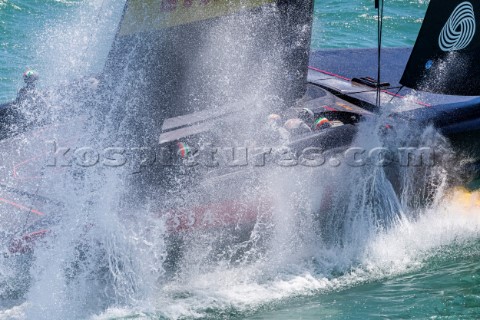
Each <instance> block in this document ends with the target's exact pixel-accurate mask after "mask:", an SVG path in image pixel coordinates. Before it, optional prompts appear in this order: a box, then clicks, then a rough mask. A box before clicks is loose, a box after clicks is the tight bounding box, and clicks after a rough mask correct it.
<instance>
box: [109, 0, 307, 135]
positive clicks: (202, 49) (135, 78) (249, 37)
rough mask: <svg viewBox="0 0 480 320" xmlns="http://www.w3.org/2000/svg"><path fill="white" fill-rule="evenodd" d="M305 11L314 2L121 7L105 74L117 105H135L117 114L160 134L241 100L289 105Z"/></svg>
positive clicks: (139, 0) (162, 2)
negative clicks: (173, 122)
mask: <svg viewBox="0 0 480 320" xmlns="http://www.w3.org/2000/svg"><path fill="white" fill-rule="evenodd" d="M312 11H313V0H293V1H286V0H127V3H126V8H125V11H124V15H123V19H122V22H121V24H120V28H119V31H118V33H117V36H116V39H115V42H114V45H113V49H112V50H111V52H110V54H109V57H108V62H107V65H106V68H105V77H106V79H107V81H108V80H110V82H111V83H113V85H112V86H113V87H116V88H118V90H117V94H118V95H119V96H122V95H123V96H124V97H123V98H120V99H117V100H120V101H126V100H129V99H130V100H134V101H133V103H132V105H135V106H136V107H135V108H130V107H129V106H128V105H127V106H125V110H124V111H120V113H130V114H132V113H133V114H135V122H136V123H142V124H143V125H146V124H147V123H149V122H150V123H152V122H153V123H155V127H157V128H159V127H161V121H163V120H164V119H166V118H170V117H175V116H180V115H185V114H189V113H192V112H198V111H201V110H205V109H207V108H217V109H218V108H222V105H227V104H229V103H233V102H235V100H239V99H241V98H243V97H245V96H248V95H261V94H262V93H265V92H267V93H271V94H278V96H279V97H280V98H281V99H282V100H283V101H284V102H285V103H286V104H288V103H290V101H292V100H295V99H297V98H299V97H301V96H302V94H303V93H304V90H305V85H306V75H307V67H308V65H307V64H308V55H309V47H310V35H311V22H312ZM114 98H115V97H114ZM139 105H141V108H140V107H138V106H139Z"/></svg>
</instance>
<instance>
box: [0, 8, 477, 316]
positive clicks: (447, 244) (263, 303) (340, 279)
mask: <svg viewBox="0 0 480 320" xmlns="http://www.w3.org/2000/svg"><path fill="white" fill-rule="evenodd" d="M97 2H98V1H97ZM82 3H83V1H81V0H76V1H73V0H72V1H68V0H0V102H6V101H9V100H11V99H13V98H14V97H15V95H16V91H17V90H18V88H19V87H20V86H21V85H22V79H21V76H22V72H23V71H24V69H25V68H26V67H27V66H31V67H35V68H38V69H39V70H40V71H41V73H42V69H45V68H48V66H45V65H44V64H42V61H44V58H43V57H42V56H41V55H39V42H42V39H43V38H44V37H45V30H48V28H50V27H52V26H55V25H57V23H60V22H61V23H65V22H68V21H69V19H73V18H74V17H73V16H72V15H73V14H74V13H73V12H74V11H75V9H76V8H77V7H78V6H80V5H82ZM427 4H428V2H426V1H423V0H407V1H402V0H393V1H386V8H385V17H386V18H385V19H386V20H385V31H384V45H385V46H389V47H396V46H397V47H404V46H411V45H412V44H413V43H414V41H415V38H416V34H417V32H418V30H419V28H420V25H421V21H422V17H423V14H424V12H425V10H426V7H427ZM92 14H95V13H92ZM87 34H88V33H87ZM68 36H70V37H76V36H79V37H83V35H77V34H75V33H71V34H69V35H68ZM80 40H81V39H79V41H80ZM376 41H377V39H376V20H375V10H374V8H373V1H369V0H368V1H367V0H360V1H340V0H319V1H317V2H316V4H315V24H314V32H313V42H312V46H313V48H312V49H318V48H344V47H350V48H354V47H374V46H375V45H376ZM87 42H88V41H87ZM50 49H51V50H50V51H49V52H50V53H52V52H55V48H50ZM42 50H43V51H45V48H42ZM42 50H40V51H42ZM64 56H65V55H63V56H59V58H58V59H63V57H64ZM49 58H50V60H51V61H55V56H54V55H53V56H51V57H49ZM59 63H60V61H59ZM459 211H465V210H463V209H462V210H460V209H458V208H456V207H455V206H449V205H446V206H445V207H444V208H442V209H441V210H439V212H433V213H430V214H429V216H427V217H425V218H424V219H423V220H422V221H420V222H414V223H412V224H411V225H409V226H400V227H398V228H396V229H394V230H393V231H391V232H389V233H388V234H386V235H384V236H383V237H379V238H376V239H372V240H371V243H370V244H369V245H368V246H367V247H365V248H361V252H360V253H358V252H357V253H356V254H354V256H355V263H346V265H350V267H348V268H338V270H336V271H334V272H333V271H332V272H326V271H325V270H330V271H331V269H329V268H327V269H322V268H319V266H318V264H316V263H309V262H306V263H305V265H299V266H296V267H292V266H289V267H288V268H286V269H282V270H280V271H279V272H278V273H273V274H271V275H270V276H269V277H267V279H265V278H262V279H257V278H255V277H254V276H252V273H251V272H250V273H249V270H241V271H238V270H237V271H232V270H226V271H225V272H223V273H220V274H218V273H215V274H213V275H203V276H202V277H199V278H198V279H195V280H191V281H185V282H184V283H183V284H177V285H176V286H174V285H170V286H167V287H166V288H165V292H162V293H161V294H160V293H159V296H160V298H159V299H158V301H155V302H150V304H149V306H148V308H147V309H149V310H150V309H151V304H153V305H154V307H153V309H156V310H158V312H145V311H142V309H141V307H139V309H140V310H137V309H135V310H131V309H129V308H124V307H122V306H118V307H117V308H115V307H113V308H112V309H111V310H109V311H107V312H105V313H104V314H102V315H99V316H98V319H129V318H136V319H147V318H148V319H158V318H162V315H167V316H168V317H171V318H198V317H205V318H213V319H227V318H234V319H235V318H239V319H240V318H250V319H479V318H480V250H479V249H480V241H479V239H480V213H479V212H476V213H475V212H470V214H469V215H463V214H459V215H458V216H457V213H458V212H459ZM470 211H479V209H478V208H472V209H470ZM358 250H360V249H358ZM346 255H347V256H348V254H346ZM325 256H328V258H325ZM317 259H318V260H319V261H324V260H328V261H330V262H331V263H332V264H333V265H345V263H344V262H345V261H344V260H349V259H350V258H349V257H345V256H341V255H340V256H338V255H336V253H331V254H330V255H329V254H328V253H326V252H323V253H322V254H319V256H318V257H317ZM349 261H350V260H349ZM273 269H274V268H273ZM334 269H335V268H334ZM253 271H258V269H254V270H253ZM253 273H255V272H253ZM21 316H22V311H21V308H20V310H16V309H11V310H6V311H4V312H3V311H2V312H0V319H4V318H5V319H17V318H18V319H20V318H21ZM52 319H56V318H55V316H54V315H52Z"/></svg>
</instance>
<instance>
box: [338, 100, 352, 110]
mask: <svg viewBox="0 0 480 320" xmlns="http://www.w3.org/2000/svg"><path fill="white" fill-rule="evenodd" d="M335 104H336V105H337V106H339V107H342V108H344V109H346V110H349V111H353V108H351V107H349V106H347V105H346V104H345V103H341V102H336V103H335Z"/></svg>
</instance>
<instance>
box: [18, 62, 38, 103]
mask: <svg viewBox="0 0 480 320" xmlns="http://www.w3.org/2000/svg"><path fill="white" fill-rule="evenodd" d="M38 78H39V76H38V72H36V71H35V70H30V69H29V70H27V71H25V73H24V74H23V80H24V81H25V87H23V88H22V89H20V91H18V95H17V99H16V100H15V102H16V103H17V104H20V103H23V102H25V101H27V100H29V99H30V100H36V98H37V96H38V93H37V90H36V88H35V83H36V82H37V80H38ZM32 102H34V101H32Z"/></svg>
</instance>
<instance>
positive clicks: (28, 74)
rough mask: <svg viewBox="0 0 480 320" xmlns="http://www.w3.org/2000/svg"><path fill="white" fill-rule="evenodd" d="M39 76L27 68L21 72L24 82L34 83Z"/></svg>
mask: <svg viewBox="0 0 480 320" xmlns="http://www.w3.org/2000/svg"><path fill="white" fill-rule="evenodd" d="M38 78H39V75H38V72H37V71H35V70H32V69H28V70H27V71H25V73H24V74H23V80H24V81H25V83H34V82H35V81H37V80H38Z"/></svg>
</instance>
